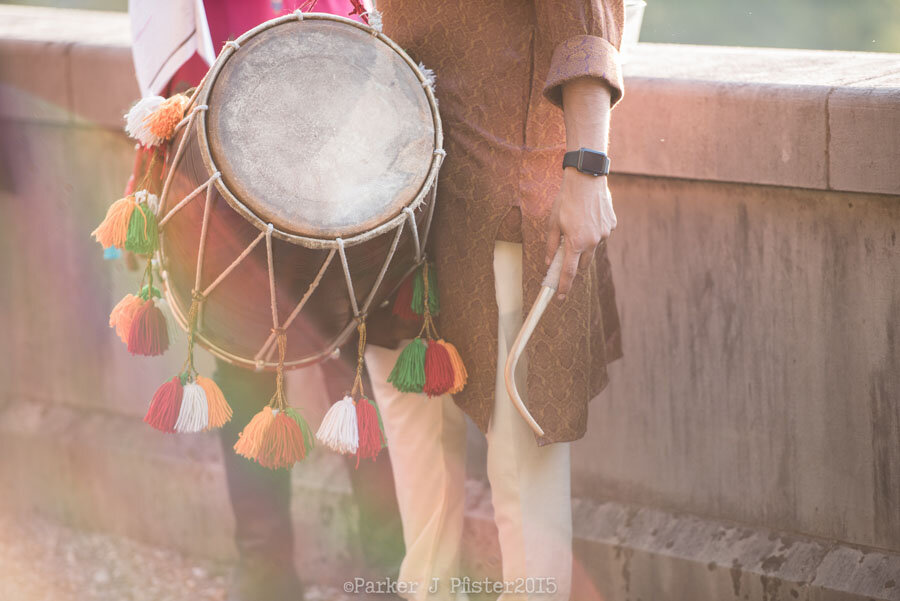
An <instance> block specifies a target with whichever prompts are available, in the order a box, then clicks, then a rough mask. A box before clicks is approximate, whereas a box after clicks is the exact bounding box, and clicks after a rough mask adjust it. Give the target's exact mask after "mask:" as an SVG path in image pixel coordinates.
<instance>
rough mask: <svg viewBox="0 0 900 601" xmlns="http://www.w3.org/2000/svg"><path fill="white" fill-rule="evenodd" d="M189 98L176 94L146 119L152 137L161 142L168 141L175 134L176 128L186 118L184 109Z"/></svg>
mask: <svg viewBox="0 0 900 601" xmlns="http://www.w3.org/2000/svg"><path fill="white" fill-rule="evenodd" d="M187 102H188V98H187V96H185V95H184V94H176V95H175V96H172V97H171V98H167V99H166V100H164V101H163V103H162V104H160V105H159V108H158V109H156V110H155V111H153V112H152V113H150V114H149V115H147V116H146V117H144V126H145V127H146V128H147V131H148V132H150V134H151V135H153V136H155V137H156V138H159V139H161V140H168V139H170V138H171V137H172V136H173V135H174V134H175V126H176V125H178V123H179V122H180V121H181V120H182V119H183V118H184V107H185V106H186V105H187Z"/></svg>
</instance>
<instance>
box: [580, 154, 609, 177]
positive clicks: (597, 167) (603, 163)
mask: <svg viewBox="0 0 900 601" xmlns="http://www.w3.org/2000/svg"><path fill="white" fill-rule="evenodd" d="M608 163H609V159H608V158H606V156H605V155H602V154H600V153H599V152H591V151H584V152H582V156H581V170H582V171H587V172H589V173H593V174H595V175H606V173H607V172H608V167H607V165H608Z"/></svg>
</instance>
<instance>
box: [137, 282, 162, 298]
mask: <svg viewBox="0 0 900 601" xmlns="http://www.w3.org/2000/svg"><path fill="white" fill-rule="evenodd" d="M138 296H140V297H141V298H142V299H144V300H145V301H146V300H150V297H151V296H152V297H153V298H162V293H161V292H160V291H159V288H157V287H156V286H148V285H147V284H144V287H143V288H141V291H140V292H139V293H138Z"/></svg>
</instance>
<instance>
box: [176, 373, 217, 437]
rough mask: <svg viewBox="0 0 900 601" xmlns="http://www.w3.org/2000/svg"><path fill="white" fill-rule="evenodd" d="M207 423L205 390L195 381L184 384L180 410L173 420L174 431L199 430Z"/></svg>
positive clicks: (207, 405) (203, 428) (207, 407)
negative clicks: (176, 417)
mask: <svg viewBox="0 0 900 601" xmlns="http://www.w3.org/2000/svg"><path fill="white" fill-rule="evenodd" d="M208 425H209V402H208V401H207V400H206V391H205V390H203V387H202V386H200V385H199V384H197V383H196V382H191V383H190V384H185V385H184V394H182V396H181V411H180V412H179V413H178V420H177V421H176V422H175V431H176V432H185V433H188V432H201V431H203V430H205V429H206V427H207V426H208Z"/></svg>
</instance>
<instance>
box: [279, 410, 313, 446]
mask: <svg viewBox="0 0 900 601" xmlns="http://www.w3.org/2000/svg"><path fill="white" fill-rule="evenodd" d="M284 414H285V415H287V416H288V417H289V418H291V419H292V420H294V421H295V422H297V425H298V426H300V431H301V432H303V446H305V447H306V452H307V453H309V452H310V451H311V450H313V448H314V447H315V446H316V437H315V436H313V433H312V430H310V429H309V424H308V423H307V421H306V420H305V419H303V416H302V415H300V413H299V412H298V411H297V410H296V409H294V408H293V407H288V408H287V409H285V410H284Z"/></svg>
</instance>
